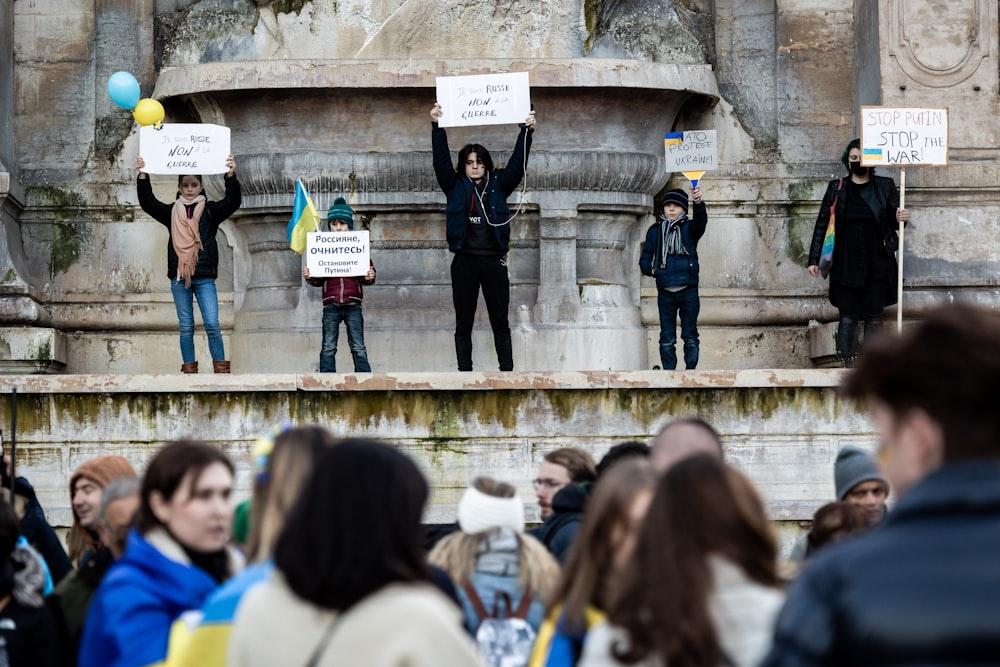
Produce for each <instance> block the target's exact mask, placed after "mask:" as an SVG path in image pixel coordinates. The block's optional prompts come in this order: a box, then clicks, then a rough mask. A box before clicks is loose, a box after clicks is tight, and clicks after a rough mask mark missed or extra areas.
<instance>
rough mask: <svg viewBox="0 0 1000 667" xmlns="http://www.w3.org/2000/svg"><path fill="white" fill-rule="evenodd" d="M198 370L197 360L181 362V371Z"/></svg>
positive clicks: (190, 371) (192, 371) (195, 371)
mask: <svg viewBox="0 0 1000 667" xmlns="http://www.w3.org/2000/svg"><path fill="white" fill-rule="evenodd" d="M197 372H198V362H197V361H192V362H191V363H188V364H181V373H197Z"/></svg>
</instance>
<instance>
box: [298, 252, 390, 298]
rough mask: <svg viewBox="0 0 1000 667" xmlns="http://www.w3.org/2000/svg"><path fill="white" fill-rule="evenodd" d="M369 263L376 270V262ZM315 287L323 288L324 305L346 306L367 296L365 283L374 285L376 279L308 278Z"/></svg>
mask: <svg viewBox="0 0 1000 667" xmlns="http://www.w3.org/2000/svg"><path fill="white" fill-rule="evenodd" d="M368 265H369V266H370V267H371V268H372V270H373V271H374V270H375V264H374V263H373V262H371V261H370V260H369V262H368ZM306 282H307V283H309V284H310V285H312V286H313V287H322V288H323V305H324V306H325V305H326V304H328V303H333V304H336V305H338V306H344V305H346V304H349V303H361V301H362V300H363V299H364V298H365V291H364V289H363V286H364V285H374V284H375V279H374V278H372V279H371V280H368V279H367V278H365V277H364V276H349V277H344V276H337V277H335V278H306Z"/></svg>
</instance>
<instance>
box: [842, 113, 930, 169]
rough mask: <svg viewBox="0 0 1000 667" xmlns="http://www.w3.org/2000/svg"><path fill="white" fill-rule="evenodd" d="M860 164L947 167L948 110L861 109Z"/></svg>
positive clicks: (869, 165)
mask: <svg viewBox="0 0 1000 667" xmlns="http://www.w3.org/2000/svg"><path fill="white" fill-rule="evenodd" d="M861 164H863V165H864V166H866V167H879V166H886V167H910V166H914V165H919V166H925V167H944V166H947V164H948V109H947V108H932V109H918V108H910V107H904V108H893V107H861Z"/></svg>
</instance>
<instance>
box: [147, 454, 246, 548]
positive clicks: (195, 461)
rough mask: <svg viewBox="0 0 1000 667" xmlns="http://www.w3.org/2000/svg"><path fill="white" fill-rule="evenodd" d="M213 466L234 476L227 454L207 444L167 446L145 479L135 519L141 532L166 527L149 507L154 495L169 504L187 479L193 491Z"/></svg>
mask: <svg viewBox="0 0 1000 667" xmlns="http://www.w3.org/2000/svg"><path fill="white" fill-rule="evenodd" d="M213 463H221V464H222V465H224V466H225V467H226V468H227V469H228V470H229V472H230V473H231V474H232V473H234V472H235V471H234V469H233V464H232V462H231V461H230V460H229V458H227V457H226V455H225V454H223V453H222V452H221V451H219V450H218V449H216V448H215V447H212V446H211V445H208V444H205V443H204V442H195V441H192V440H180V441H177V442H171V443H168V444H167V445H165V446H164V447H163V448H162V449H161V450H160V451H158V452H157V453H156V455H155V456H154V457H153V459H152V460H151V461H150V462H149V467H147V468H146V474H145V475H143V477H142V493H141V496H142V497H141V504H140V505H139V515H138V518H137V519H136V528H138V530H139V532H140V533H142V534H143V535H145V534H146V533H147V532H148V531H150V530H152V529H153V528H156V527H157V526H162V525H163V523H162V522H161V521H160V520H159V519H158V518H157V517H156V515H155V514H154V513H153V508H152V506H151V505H150V501H149V499H150V498H151V497H152V495H153V492H154V491H155V492H158V493H159V494H160V495H161V496H162V497H163V499H164V500H165V501H167V502H169V501H170V499H171V498H173V497H174V494H175V493H176V492H177V489H178V488H180V485H181V482H182V481H184V478H185V477H186V476H187V475H189V474H190V475H191V487H192V489H193V488H194V487H195V486H196V485H197V484H198V480H199V479H200V478H201V474H202V473H203V472H205V469H206V468H208V467H209V466H210V465H212V464H213Z"/></svg>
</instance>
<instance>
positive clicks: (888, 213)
mask: <svg viewBox="0 0 1000 667" xmlns="http://www.w3.org/2000/svg"><path fill="white" fill-rule="evenodd" d="M848 178H849V177H844V178H843V179H839V178H838V179H835V180H832V181H830V183H829V184H828V185H827V186H826V194H824V195H823V203H822V204H821V205H820V208H819V215H817V216H816V226H815V227H814V228H813V236H812V243H811V244H810V246H809V266H818V265H819V260H820V255H821V254H822V252H823V239H824V238H825V237H826V228H827V225H829V224H830V206H831V205H833V201H834V198H836V200H837V206H836V210H835V214H836V223H835V225H836V226H837V227H839V226H840V224H841V222H840V221H842V220H844V219H845V216H846V214H847V213H846V208H847V195H846V183H847V180H848ZM838 191H839V195H838ZM861 196H862V199H864V201H865V203H867V204H868V207H869V208H870V209H871V211H872V214H873V215H874V216H875V219H876V220H877V221H878V224H879V236H880V237H881V239H882V248H881V252H882V253H883V259H884V261H885V262H886V265H887V266H888V269H887V271H886V273H888V274H890V276H891V277H890V283H889V284H890V287H891V289H889V290H888V291H887V294H886V302H885V305H886V306H891V305H892V304H894V303H896V291H897V285H898V278H897V276H898V271H899V267H898V264H897V263H896V250H897V249H898V248H899V234H898V232H897V228H898V223H897V222H896V209H898V208H899V190H898V189H897V188H896V183H895V182H894V181H893V180H892V179H891V178H887V177H885V176H872V177H871V182H870V184H869V186H868V187H866V188H864V189H862V190H861ZM841 238H842V235H841V234H840V233H839V232H838V233H837V237H836V241H835V242H834V247H833V266H831V267H830V303H832V304H833V305H834V306H836V305H837V301H838V299H837V286H838V285H839V284H841V283H844V284H851V283H856V284H859V285H860V284H862V283H863V281H864V277H865V272H866V261H867V248H865V247H864V245H863V244H860V246H857V247H852V246H849V245H847V244H844V243H842V242H840V239H841Z"/></svg>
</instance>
